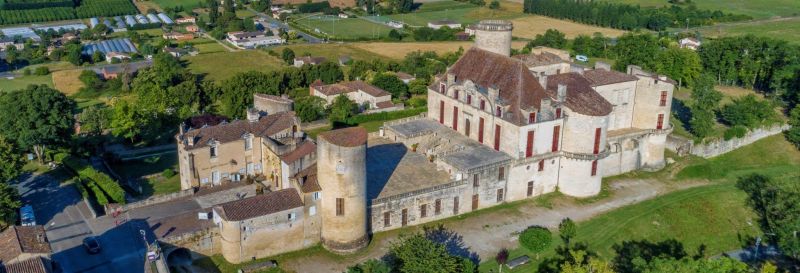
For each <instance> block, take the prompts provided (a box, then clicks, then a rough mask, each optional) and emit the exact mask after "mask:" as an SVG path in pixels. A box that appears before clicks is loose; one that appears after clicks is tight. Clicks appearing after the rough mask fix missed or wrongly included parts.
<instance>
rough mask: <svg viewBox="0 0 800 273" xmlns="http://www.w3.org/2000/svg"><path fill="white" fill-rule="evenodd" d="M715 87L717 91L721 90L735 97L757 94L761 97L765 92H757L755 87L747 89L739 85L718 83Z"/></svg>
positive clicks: (728, 95) (726, 94)
mask: <svg viewBox="0 0 800 273" xmlns="http://www.w3.org/2000/svg"><path fill="white" fill-rule="evenodd" d="M714 89H717V91H719V92H721V93H722V94H725V96H727V97H733V98H738V97H743V96H746V95H756V96H758V97H759V98H763V97H764V95H763V94H761V93H758V92H755V91H753V89H746V88H741V87H738V86H728V85H717V86H716V87H714Z"/></svg>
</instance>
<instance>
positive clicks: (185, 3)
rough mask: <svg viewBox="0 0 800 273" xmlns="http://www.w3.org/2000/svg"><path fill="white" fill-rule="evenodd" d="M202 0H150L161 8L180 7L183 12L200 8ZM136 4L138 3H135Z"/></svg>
mask: <svg viewBox="0 0 800 273" xmlns="http://www.w3.org/2000/svg"><path fill="white" fill-rule="evenodd" d="M201 1H202V0H152V2H155V3H156V4H158V6H160V7H161V8H166V7H176V6H182V7H183V8H184V9H185V10H191V9H192V8H196V7H198V6H200V2H201ZM137 2H138V1H137Z"/></svg>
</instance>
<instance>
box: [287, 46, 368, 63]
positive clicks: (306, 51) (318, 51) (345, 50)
mask: <svg viewBox="0 0 800 273" xmlns="http://www.w3.org/2000/svg"><path fill="white" fill-rule="evenodd" d="M359 44H361V43H351V44H335V43H330V44H325V45H317V44H297V45H287V46H280V47H276V48H273V49H271V50H273V51H274V52H276V53H278V54H280V52H281V51H282V50H283V49H284V48H291V49H292V51H294V54H295V55H297V56H306V55H308V56H322V57H325V58H327V59H328V60H330V61H333V62H337V61H338V58H339V56H343V55H345V56H350V58H351V59H353V60H370V59H375V58H378V56H376V55H375V53H373V52H370V51H368V50H365V49H361V48H359V47H358V46H357V45H359Z"/></svg>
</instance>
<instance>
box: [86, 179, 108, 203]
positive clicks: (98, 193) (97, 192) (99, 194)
mask: <svg viewBox="0 0 800 273" xmlns="http://www.w3.org/2000/svg"><path fill="white" fill-rule="evenodd" d="M86 185H87V186H88V187H89V189H91V190H92V193H94V197H95V200H97V203H98V204H100V205H101V206H105V205H108V198H106V195H105V194H104V193H103V191H102V190H101V189H100V188H99V187H97V184H96V183H94V182H92V181H88V182H86Z"/></svg>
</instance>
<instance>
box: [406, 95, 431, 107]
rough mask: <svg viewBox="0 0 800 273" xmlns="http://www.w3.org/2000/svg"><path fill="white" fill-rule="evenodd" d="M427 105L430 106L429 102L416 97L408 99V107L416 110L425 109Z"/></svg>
mask: <svg viewBox="0 0 800 273" xmlns="http://www.w3.org/2000/svg"><path fill="white" fill-rule="evenodd" d="M427 104H428V100H427V99H425V98H420V97H416V98H410V99H408V106H411V107H414V108H417V107H423V106H425V105H427Z"/></svg>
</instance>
